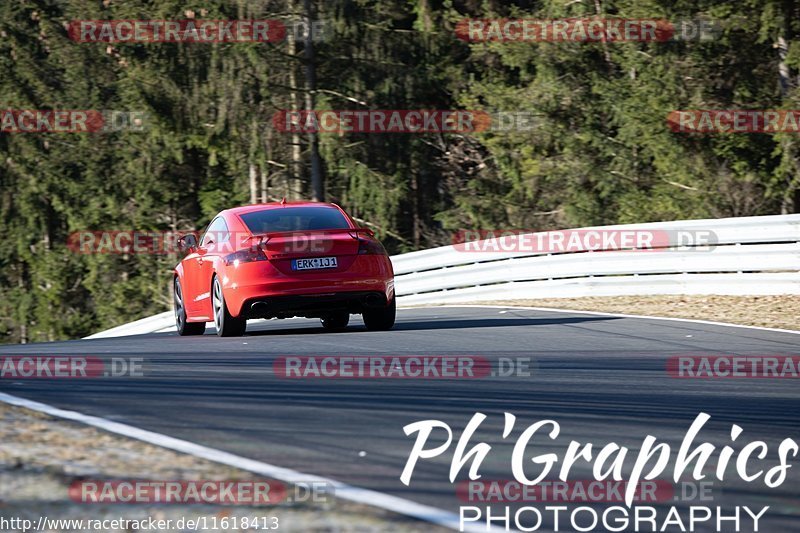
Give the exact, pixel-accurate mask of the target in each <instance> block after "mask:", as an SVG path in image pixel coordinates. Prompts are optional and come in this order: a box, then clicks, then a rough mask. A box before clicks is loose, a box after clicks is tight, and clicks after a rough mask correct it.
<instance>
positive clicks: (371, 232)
mask: <svg viewBox="0 0 800 533" xmlns="http://www.w3.org/2000/svg"><path fill="white" fill-rule="evenodd" d="M356 231H359V232H361V233H366V234H367V235H369V236H370V237H374V236H375V232H374V231H373V230H371V229H370V228H356Z"/></svg>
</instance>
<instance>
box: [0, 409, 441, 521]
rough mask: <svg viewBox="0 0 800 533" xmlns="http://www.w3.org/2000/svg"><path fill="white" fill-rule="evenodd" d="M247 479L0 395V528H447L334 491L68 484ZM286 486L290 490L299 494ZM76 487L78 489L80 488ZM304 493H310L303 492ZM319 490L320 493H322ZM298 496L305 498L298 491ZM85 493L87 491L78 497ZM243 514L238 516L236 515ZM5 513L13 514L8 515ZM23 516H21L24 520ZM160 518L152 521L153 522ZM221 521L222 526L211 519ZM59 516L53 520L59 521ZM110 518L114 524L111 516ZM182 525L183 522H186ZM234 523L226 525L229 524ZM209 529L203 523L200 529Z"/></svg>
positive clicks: (234, 471) (249, 477) (243, 474)
mask: <svg viewBox="0 0 800 533" xmlns="http://www.w3.org/2000/svg"><path fill="white" fill-rule="evenodd" d="M132 479H135V480H148V481H149V480H161V481H200V480H217V481H233V480H239V481H248V480H263V478H259V477H257V476H256V475H255V474H252V473H249V472H245V471H242V470H237V469H235V468H232V467H229V466H226V465H221V464H217V463H213V462H210V461H207V460H204V459H198V458H196V457H193V456H190V455H185V454H181V453H178V452H174V451H172V450H168V449H164V448H160V447H158V446H154V445H150V444H146V443H143V442H140V441H137V440H134V439H129V438H126V437H122V436H118V435H114V434H110V433H106V432H104V431H101V430H99V429H96V428H93V427H90V426H84V425H82V424H78V423H75V422H71V421H66V420H62V419H58V418H54V417H50V416H48V415H44V414H41V413H38V412H36V411H32V410H29V409H23V408H19V407H13V406H9V405H7V404H3V403H0V531H21V529H18V528H15V527H14V523H12V522H10V520H11V519H18V520H22V519H27V520H32V521H33V522H32V523H33V524H37V523H38V520H39V518H40V517H46V518H47V519H50V520H53V519H83V520H87V519H89V520H114V519H128V520H137V521H142V522H141V524H142V525H145V522H144V521H146V520H148V519H150V518H152V519H153V520H172V524H173V527H171V528H163V529H161V528H158V527H156V528H154V529H148V528H147V527H139V528H135V527H131V523H128V524H122V523H120V524H119V525H121V526H123V525H126V526H127V528H128V529H124V528H113V527H106V528H104V529H99V530H98V529H95V528H91V527H86V526H88V525H89V524H88V523H86V524H82V525H84V528H82V529H77V528H75V527H74V524H73V527H68V526H65V525H64V524H61V527H50V528H44V529H42V530H41V531H107V532H117V531H120V532H121V531H126V532H127V531H195V529H190V528H188V527H186V524H185V522H184V523H183V524H180V523H179V522H178V521H179V520H180V519H181V518H183V519H184V521H185V520H187V519H191V520H198V519H200V518H201V517H205V524H206V527H208V528H209V529H206V531H209V530H211V531H265V529H264V528H263V527H259V528H258V529H248V528H243V527H242V525H243V524H242V521H241V519H242V518H248V519H258V522H257V523H258V524H259V525H262V526H263V525H264V523H267V524H269V525H271V524H272V520H271V518H272V517H277V518H278V521H279V522H278V523H279V528H278V529H277V531H282V532H303V533H306V532H337V533H344V532H363V533H368V532H369V533H372V532H398V533H399V532H403V533H405V532H420V533H422V532H435V533H438V532H443V531H449V530H446V529H444V528H440V527H437V526H434V525H432V524H428V523H425V522H421V521H417V520H414V519H411V518H407V517H404V516H402V515H398V514H395V513H390V512H388V511H384V510H381V509H377V508H373V507H370V506H367V505H359V504H354V503H351V502H348V501H344V500H337V499H336V498H335V497H333V498H330V497H327V498H324V497H318V498H317V500H318V501H317V502H315V503H314V502H309V501H303V502H297V501H294V502H291V503H287V502H288V500H286V501H283V502H282V503H278V504H275V505H261V506H252V505H228V506H221V505H208V504H194V503H193V504H166V503H160V504H153V503H136V504H130V503H114V504H108V503H80V502H79V501H78V502H76V501H74V500H73V499H72V498H71V497H70V491H69V487H70V485H72V484H73V483H76V482H80V481H86V480H92V481H95V480H99V481H103V480H105V481H113V480H132ZM283 485H284V486H286V493H287V494H289V495H290V497H291V496H292V495H294V494H298V493H296V492H295V491H294V488H293V487H291V486H288V485H286V484H283ZM73 494H74V493H73ZM300 494H308V493H307V492H302V491H301V492H300ZM318 494H319V493H318ZM294 499H295V500H300V499H305V498H294ZM78 500H80V497H78ZM236 518H238V519H239V520H240V521H239V522H238V524H235V523H234V522H235V519H236ZM224 519H227V524H224ZM3 520H5V521H6V522H5V523H3ZM21 523H22V522H16V524H17V525H19V524H21ZM153 523H154V522H150V524H153ZM214 524H216V525H217V528H216V529H211V526H212V525H214ZM56 525H57V524H52V523H51V526H56ZM109 525H113V524H110V523H109ZM179 525H183V526H184V527H179ZM225 525H227V527H223V526H225ZM197 530H198V531H202V530H201V529H197Z"/></svg>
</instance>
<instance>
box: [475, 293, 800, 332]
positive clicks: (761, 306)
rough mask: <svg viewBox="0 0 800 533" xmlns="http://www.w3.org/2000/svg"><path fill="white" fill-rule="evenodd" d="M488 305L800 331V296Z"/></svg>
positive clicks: (605, 298)
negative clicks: (641, 316) (711, 322)
mask: <svg viewBox="0 0 800 533" xmlns="http://www.w3.org/2000/svg"><path fill="white" fill-rule="evenodd" d="M475 303H476V304H477V303H480V304H484V305H508V306H526V307H550V308H555V309H574V310H576V311H578V310H580V311H602V312H606V313H622V314H630V315H647V316H663V317H674V318H695V319H700V320H711V321H714V322H727V323H730V324H742V325H745V326H761V327H767V328H778V329H790V330H798V331H800V321H798V317H800V296H798V295H781V296H688V295H685V296H684V295H677V296H602V297H588V298H563V299H562V298H548V299H541V300H498V301H492V302H475Z"/></svg>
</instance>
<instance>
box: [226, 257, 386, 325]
mask: <svg viewBox="0 0 800 533" xmlns="http://www.w3.org/2000/svg"><path fill="white" fill-rule="evenodd" d="M221 278H222V289H223V293H224V295H225V302H226V304H227V306H228V311H229V312H230V313H231V314H232V315H233V316H240V315H241V316H246V317H247V318H268V317H291V316H321V314H324V313H325V312H326V311H327V312H329V311H331V310H348V311H349V312H352V313H360V312H361V310H362V309H363V308H364V307H365V306H371V305H373V304H374V305H378V306H386V304H387V302H388V300H389V299H390V298H392V297H393V296H394V275H393V272H392V265H391V262H390V260H389V258H388V257H385V256H375V255H369V256H359V257H356V258H355V260H354V261H353V262H352V264H351V265H350V266H349V268H348V269H347V270H346V271H339V272H326V271H319V272H307V273H292V274H286V273H284V272H281V271H280V270H278V269H277V268H275V267H274V266H273V265H271V264H269V263H267V262H266V261H264V262H257V263H249V264H247V265H240V267H239V268H238V269H230V270H227V271H226V272H225V274H224V275H223V276H221ZM370 295H372V296H370ZM375 302H380V303H379V304H376V303H375ZM255 304H258V305H256V306H255V307H256V309H254V308H253V307H254V305H255Z"/></svg>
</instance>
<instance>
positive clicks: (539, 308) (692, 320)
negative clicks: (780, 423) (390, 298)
mask: <svg viewBox="0 0 800 533" xmlns="http://www.w3.org/2000/svg"><path fill="white" fill-rule="evenodd" d="M440 307H475V308H479V309H529V310H531V311H552V312H554V313H578V314H583V315H596V316H618V317H622V318H644V319H647V320H672V321H675V322H690V323H692V324H706V325H709V326H726V327H729V328H744V329H757V330H761V331H774V332H777V333H792V334H794V335H800V331H797V330H793V329H780V328H766V327H762V326H745V325H744V324H731V323H729V322H714V321H712V320H700V319H699V318H677V317H668V316H649V315H626V314H623V313H606V312H603V311H579V310H578V309H556V308H553V307H527V306H524V305H480V304H464V305H458V304H447V305H420V306H417V307H406V308H405V309H436V308H440Z"/></svg>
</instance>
